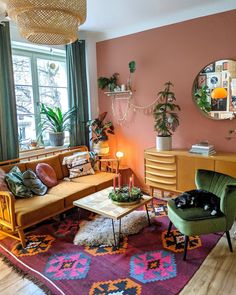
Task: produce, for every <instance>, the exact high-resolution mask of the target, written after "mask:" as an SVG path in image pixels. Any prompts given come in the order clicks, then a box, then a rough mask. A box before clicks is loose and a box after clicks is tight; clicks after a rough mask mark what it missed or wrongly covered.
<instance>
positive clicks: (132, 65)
mask: <svg viewBox="0 0 236 295" xmlns="http://www.w3.org/2000/svg"><path fill="white" fill-rule="evenodd" d="M135 71H136V62H135V61H134V60H132V61H130V62H129V78H128V81H127V90H131V75H132V74H133V73H134V72H135Z"/></svg>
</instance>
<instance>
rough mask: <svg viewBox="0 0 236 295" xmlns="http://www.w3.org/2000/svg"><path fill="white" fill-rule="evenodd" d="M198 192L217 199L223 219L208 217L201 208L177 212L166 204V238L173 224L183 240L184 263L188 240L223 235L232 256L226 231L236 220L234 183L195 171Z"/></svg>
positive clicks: (169, 204)
mask: <svg viewBox="0 0 236 295" xmlns="http://www.w3.org/2000/svg"><path fill="white" fill-rule="evenodd" d="M195 183H196V186H197V189H203V190H206V191H209V192H211V193H213V194H215V195H217V196H218V197H219V198H220V210H221V211H222V213H223V215H222V216H218V217H216V216H213V217H212V216H209V212H206V211H203V209H202V208H188V209H180V208H176V206H175V202H174V200H170V201H169V202H168V217H169V219H170V223H169V227H168V232H167V235H169V234H170V232H171V227H172V224H174V225H175V227H176V228H177V229H178V230H179V231H180V232H181V233H182V234H183V235H184V236H185V242H184V256H183V260H186V256H187V248H188V242H189V236H195V235H202V234H209V233H216V232H225V233H226V237H227V241H228V245H229V249H230V251H231V252H233V249H232V244H231V239H230V234H229V230H230V229H231V227H232V225H233V223H234V220H235V217H236V179H235V178H232V177H230V176H228V175H225V174H221V173H217V172H214V171H209V170H197V172H196V176H195Z"/></svg>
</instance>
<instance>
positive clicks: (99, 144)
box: [87, 112, 114, 155]
mask: <svg viewBox="0 0 236 295" xmlns="http://www.w3.org/2000/svg"><path fill="white" fill-rule="evenodd" d="M106 115H107V112H104V113H102V114H100V115H99V116H98V118H96V119H94V120H90V121H88V122H87V126H89V127H90V128H91V131H92V137H91V139H90V140H92V142H93V150H94V151H95V152H96V153H98V155H105V154H108V153H109V145H108V134H114V126H113V124H112V122H111V121H107V122H104V120H105V118H106Z"/></svg>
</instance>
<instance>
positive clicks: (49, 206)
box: [0, 146, 117, 247]
mask: <svg viewBox="0 0 236 295" xmlns="http://www.w3.org/2000/svg"><path fill="white" fill-rule="evenodd" d="M80 151H87V147H85V146H81V147H77V148H74V149H72V150H69V151H66V152H61V153H58V154H55V155H53V156H47V155H45V156H42V155H41V156H40V158H39V159H36V160H26V159H24V160H23V161H24V162H22V160H21V162H19V159H17V160H16V162H17V163H14V164H10V165H1V163H0V168H1V169H3V170H4V171H5V172H6V173H7V172H9V171H10V170H11V169H12V167H14V166H18V167H19V169H20V170H21V172H24V171H25V170H27V169H31V170H33V171H35V168H36V166H37V164H38V163H47V164H49V165H51V166H52V167H53V168H54V170H55V172H56V174H57V179H58V184H57V185H56V186H54V187H52V188H49V189H48V191H47V194H46V195H44V196H33V197H32V198H29V199H28V198H27V199H16V198H15V197H14V195H13V194H12V193H10V192H6V191H0V233H1V234H4V235H7V236H11V237H13V238H15V239H17V240H19V241H21V243H22V246H23V247H26V238H25V234H24V229H26V228H28V227H30V226H32V225H35V224H37V223H39V222H41V221H43V220H46V219H48V218H50V217H53V216H55V215H58V214H60V213H63V212H65V211H66V210H68V209H71V208H72V207H73V201H75V200H77V199H80V198H83V197H85V196H87V195H89V194H92V193H94V192H96V191H99V190H102V189H104V188H106V187H109V186H111V185H112V180H113V177H114V171H115V172H117V170H116V168H117V166H116V164H117V163H114V169H112V172H107V169H106V171H95V174H94V175H86V176H82V177H78V178H74V179H71V180H70V181H68V176H69V171H68V169H67V167H66V166H64V165H62V161H63V159H64V157H66V156H70V155H72V154H74V153H76V152H80ZM101 161H103V162H106V161H107V162H109V164H110V163H111V161H112V160H110V159H109V161H108V160H101ZM113 161H115V160H113ZM11 162H13V160H12V161H11ZM99 166H100V165H99ZM103 166H104V165H103ZM65 178H67V179H65Z"/></svg>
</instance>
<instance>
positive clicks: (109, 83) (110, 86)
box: [98, 73, 119, 92]
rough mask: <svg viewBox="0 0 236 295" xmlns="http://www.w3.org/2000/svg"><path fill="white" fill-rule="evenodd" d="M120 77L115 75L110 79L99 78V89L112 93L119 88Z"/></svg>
mask: <svg viewBox="0 0 236 295" xmlns="http://www.w3.org/2000/svg"><path fill="white" fill-rule="evenodd" d="M118 77H119V74H118V73H114V74H113V75H112V76H111V77H110V78H106V77H100V78H98V87H99V88H101V89H107V90H108V91H111V92H112V91H114V90H115V88H116V87H117V81H118Z"/></svg>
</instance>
